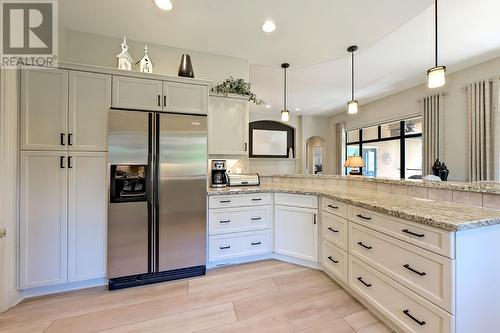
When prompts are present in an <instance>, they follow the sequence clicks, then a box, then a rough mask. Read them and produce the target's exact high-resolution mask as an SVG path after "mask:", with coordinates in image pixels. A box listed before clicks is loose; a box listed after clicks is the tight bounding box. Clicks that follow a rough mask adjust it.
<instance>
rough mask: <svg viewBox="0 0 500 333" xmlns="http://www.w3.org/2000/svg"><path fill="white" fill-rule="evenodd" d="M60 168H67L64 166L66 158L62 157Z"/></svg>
mask: <svg viewBox="0 0 500 333" xmlns="http://www.w3.org/2000/svg"><path fill="white" fill-rule="evenodd" d="M59 167H60V168H61V169H64V168H65V166H64V156H61V157H60V158H59Z"/></svg>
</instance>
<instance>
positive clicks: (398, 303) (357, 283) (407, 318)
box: [349, 255, 454, 333]
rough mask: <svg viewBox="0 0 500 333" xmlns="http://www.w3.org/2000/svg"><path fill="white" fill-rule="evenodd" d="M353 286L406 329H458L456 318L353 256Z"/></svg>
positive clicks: (422, 332) (431, 332)
mask: <svg viewBox="0 0 500 333" xmlns="http://www.w3.org/2000/svg"><path fill="white" fill-rule="evenodd" d="M349 272H350V273H349V287H350V288H351V289H352V290H353V291H354V292H355V293H356V294H358V295H359V296H361V298H362V299H363V300H364V301H365V302H368V303H370V304H371V305H372V306H374V307H375V308H376V309H377V310H379V311H380V312H381V313H382V314H383V315H384V316H386V317H387V318H388V319H390V320H391V321H392V322H394V323H395V324H396V325H398V326H399V327H400V328H401V329H402V330H403V331H404V332H412V333H413V332H415V333H417V332H418V333H445V332H446V333H449V332H454V317H453V316H452V315H451V314H449V313H448V312H446V311H444V310H442V309H440V308H439V307H437V306H435V305H434V304H432V303H431V302H429V301H427V300H426V299H424V298H423V297H420V296H418V295H417V294H415V293H413V292H412V291H410V290H408V289H406V288H405V287H403V286H402V285H400V284H399V283H397V282H395V281H393V280H392V279H390V278H388V277H386V276H385V275H383V274H382V273H380V272H378V271H377V270H375V269H373V268H371V267H370V266H368V265H367V264H365V263H363V262H362V261H361V260H359V259H357V258H355V257H354V256H352V255H350V256H349Z"/></svg>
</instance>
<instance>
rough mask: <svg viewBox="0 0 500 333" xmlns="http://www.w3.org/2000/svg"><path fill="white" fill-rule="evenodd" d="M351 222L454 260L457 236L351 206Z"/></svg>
mask: <svg viewBox="0 0 500 333" xmlns="http://www.w3.org/2000/svg"><path fill="white" fill-rule="evenodd" d="M349 220H351V221H355V222H358V223H360V224H363V225H365V226H367V227H369V228H372V229H375V230H377V231H380V232H383V233H385V234H388V235H390V236H393V237H396V238H398V239H401V240H404V241H406V242H408V243H411V244H414V245H417V246H419V247H422V248H424V249H427V250H429V251H432V252H435V253H438V254H441V255H444V256H446V257H448V258H451V259H453V258H454V257H455V234H454V233H453V232H449V231H446V230H441V229H437V228H433V227H429V226H426V225H422V224H419V223H415V222H410V221H406V220H403V219H398V218H395V217H389V216H387V215H384V214H378V213H374V212H371V211H370V210H367V209H363V208H358V207H355V206H349Z"/></svg>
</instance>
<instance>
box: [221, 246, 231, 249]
mask: <svg viewBox="0 0 500 333" xmlns="http://www.w3.org/2000/svg"><path fill="white" fill-rule="evenodd" d="M230 248H231V246H229V245H228V246H219V249H221V250H227V249H230Z"/></svg>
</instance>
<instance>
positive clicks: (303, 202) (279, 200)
mask: <svg viewBox="0 0 500 333" xmlns="http://www.w3.org/2000/svg"><path fill="white" fill-rule="evenodd" d="M274 203H275V204H276V205H284V206H293V207H302V208H318V197H317V196H314V195H300V194H288V193H276V194H275V195H274Z"/></svg>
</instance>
